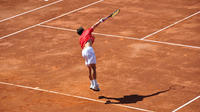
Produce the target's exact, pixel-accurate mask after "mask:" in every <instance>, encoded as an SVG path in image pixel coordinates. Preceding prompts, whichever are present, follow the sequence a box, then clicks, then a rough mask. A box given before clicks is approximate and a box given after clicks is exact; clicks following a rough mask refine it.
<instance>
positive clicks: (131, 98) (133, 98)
mask: <svg viewBox="0 0 200 112" xmlns="http://www.w3.org/2000/svg"><path fill="white" fill-rule="evenodd" d="M170 89H171V87H170V88H169V89H167V90H164V91H159V92H156V93H153V94H150V95H145V96H143V95H137V94H134V95H126V96H123V97H121V98H114V97H106V96H99V99H106V100H107V101H106V102H105V104H130V103H137V102H138V101H142V100H143V99H144V98H148V97H152V96H156V95H159V94H161V93H165V92H167V91H169V90H170ZM111 100H112V101H111ZM113 100H114V101H113Z"/></svg>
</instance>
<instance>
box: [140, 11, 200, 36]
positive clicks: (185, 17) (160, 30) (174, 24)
mask: <svg viewBox="0 0 200 112" xmlns="http://www.w3.org/2000/svg"><path fill="white" fill-rule="evenodd" d="M199 13H200V11H198V12H196V13H194V14H192V15H190V16H188V17H185V18H183V19H181V20H179V21H177V22H175V23H173V24H171V25H168V26H166V27H164V28H162V29H160V30H158V31H156V32H153V33H151V34H149V35H147V36H145V37H143V38H141V40H144V39H146V38H148V37H150V36H152V35H155V34H157V33H159V32H161V31H163V30H165V29H168V28H170V27H172V26H174V25H176V24H178V23H180V22H182V21H184V20H186V19H189V18H191V17H192V16H195V15H197V14H199Z"/></svg>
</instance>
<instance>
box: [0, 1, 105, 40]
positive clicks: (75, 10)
mask: <svg viewBox="0 0 200 112" xmlns="http://www.w3.org/2000/svg"><path fill="white" fill-rule="evenodd" d="M102 1H104V0H99V1H97V2H93V3H91V4H88V5H86V6H83V7H81V8H78V9H74V10H72V11H69V12H67V13H64V14H62V15H60V16H56V17H54V18H51V19H49V20H46V21H43V22H41V23H38V24H35V25H32V26H29V27H27V28H24V29H22V30H19V31H16V32H14V33H11V34H8V35H5V36H3V37H0V39H4V38H7V37H9V36H12V35H15V34H18V33H20V32H23V31H26V30H28V29H31V28H34V27H36V26H39V25H41V24H44V23H47V22H50V21H53V20H55V19H58V18H61V17H63V16H66V15H69V14H71V13H74V12H77V11H79V10H82V9H84V8H87V7H89V6H92V5H95V4H97V3H99V2H102Z"/></svg>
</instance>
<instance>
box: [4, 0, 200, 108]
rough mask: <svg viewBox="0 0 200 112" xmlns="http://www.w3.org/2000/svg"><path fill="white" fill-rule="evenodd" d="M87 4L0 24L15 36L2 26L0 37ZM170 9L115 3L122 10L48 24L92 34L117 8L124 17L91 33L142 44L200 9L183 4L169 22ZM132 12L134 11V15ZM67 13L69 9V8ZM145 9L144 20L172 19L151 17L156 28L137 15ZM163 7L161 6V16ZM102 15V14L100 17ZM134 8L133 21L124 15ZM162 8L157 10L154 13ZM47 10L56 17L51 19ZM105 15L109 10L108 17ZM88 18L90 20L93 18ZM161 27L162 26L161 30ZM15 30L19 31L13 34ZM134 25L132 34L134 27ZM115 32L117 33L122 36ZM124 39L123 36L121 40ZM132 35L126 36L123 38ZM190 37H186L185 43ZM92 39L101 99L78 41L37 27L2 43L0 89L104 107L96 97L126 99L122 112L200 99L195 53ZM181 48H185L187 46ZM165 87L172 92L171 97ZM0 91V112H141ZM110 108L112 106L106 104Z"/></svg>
mask: <svg viewBox="0 0 200 112" xmlns="http://www.w3.org/2000/svg"><path fill="white" fill-rule="evenodd" d="M92 2H95V1H92V0H90V1H87V2H86V0H85V1H84V2H82V3H80V4H79V3H78V1H69V0H68V1H63V2H61V3H58V4H55V5H53V6H51V7H48V8H45V9H42V10H39V11H36V12H33V13H34V14H28V15H24V16H22V17H19V18H16V19H15V21H14V19H13V20H11V21H9V22H3V23H1V24H0V26H1V25H3V26H1V27H3V28H4V27H5V26H6V24H10V25H11V26H16V28H13V29H12V28H10V27H11V26H7V27H6V28H4V29H1V36H4V35H5V34H9V33H10V32H15V31H16V30H20V29H21V28H25V27H28V26H30V25H34V24H37V23H40V22H42V21H45V20H48V19H50V18H52V17H55V16H58V15H60V14H62V13H66V12H68V11H71V10H74V9H76V8H79V7H82V6H84V5H87V4H89V3H92ZM175 2H176V1H173V0H172V1H171V2H167V3H164V2H163V1H161V0H158V1H157V2H154V1H151V2H150V1H149V2H148V1H120V4H117V1H114V2H113V1H109V0H105V1H104V2H101V3H99V4H96V5H94V6H91V7H88V8H87V9H83V10H81V11H79V12H77V13H74V14H71V15H68V16H64V17H62V18H60V19H57V20H55V21H52V22H50V23H47V24H48V25H53V26H58V27H65V28H72V29H76V28H77V27H78V26H80V25H82V26H84V27H89V26H91V25H92V24H93V23H95V22H96V21H97V20H98V19H99V18H100V17H102V15H107V14H108V13H109V12H112V11H113V10H114V9H116V8H119V7H120V9H121V10H122V12H121V13H120V15H118V16H116V19H115V18H113V19H112V20H108V21H106V22H105V23H103V24H102V25H101V26H100V27H98V28H97V30H96V31H95V32H102V33H108V34H116V35H118V34H119V35H125V36H130V35H135V36H134V37H138V38H139V37H142V36H145V35H147V34H148V33H151V32H152V31H154V30H158V29H160V27H163V26H165V25H167V24H169V23H171V22H174V21H177V20H179V19H182V18H184V17H185V16H187V15H190V14H192V12H195V11H197V9H198V8H197V7H196V4H195V0H193V1H191V2H187V1H180V3H178V5H177V6H176V7H179V8H180V7H183V6H184V7H183V8H180V9H179V8H178V9H179V11H178V12H177V13H179V14H174V13H168V14H167V12H170V11H167V10H168V9H169V8H168V7H171V9H172V10H173V8H174V11H175V10H176V8H175V5H174V4H175ZM159 3H160V4H161V5H160V7H157V8H156V7H155V6H156V4H159ZM69 4H71V5H69ZM72 4H73V5H72ZM110 4H113V5H112V7H110V8H108V7H107V6H110ZM128 4H130V6H129V5H128ZM74 5H75V6H74ZM131 5H134V7H132V6H131ZM66 6H70V7H69V8H68V7H66ZM122 6H123V7H122ZM125 6H126V7H125ZM147 6H148V7H149V10H148V11H152V13H150V12H148V11H147V12H146V13H148V14H149V13H150V14H153V15H154V14H156V13H159V15H160V14H164V15H168V16H169V17H171V18H165V17H163V16H164V15H163V16H158V15H154V16H153V17H156V16H158V17H157V18H156V19H155V20H156V21H154V20H152V19H148V17H149V18H151V17H152V16H148V15H145V13H141V14H139V15H137V14H138V13H140V10H139V9H141V10H142V11H143V12H145V11H146V10H144V9H146V8H147ZM161 6H163V7H162V8H163V9H162V8H161ZM164 6H165V7H164ZM102 7H104V8H105V9H102ZM135 7H137V8H139V9H138V10H136V9H135V10H134V11H136V12H137V13H135V14H130V13H128V11H133V10H130V9H131V8H135ZM150 7H152V8H150ZM57 8H59V9H61V10H59V9H57ZM159 8H161V9H160V10H159ZM44 10H45V11H44ZM50 10H55V13H54V12H51V11H50ZM102 10H106V12H105V11H102ZM162 10H163V11H164V12H165V10H166V13H162V12H160V11H162ZM181 10H183V11H181ZM48 11H49V12H48ZM156 11H157V12H156ZM93 12H94V14H93ZM172 12H173V11H172ZM39 13H41V14H43V13H44V15H43V16H36V15H35V14H39ZM90 14H93V15H92V16H91V15H90ZM89 15H90V16H89ZM135 15H137V16H138V20H137V18H135ZM26 16H27V17H28V18H30V19H25V18H24V17H26ZM144 16H145V17H144ZM162 17H163V18H162ZM166 17H167V16H166ZM194 18H195V17H194ZM84 19H85V20H84ZM121 19H122V21H121ZM130 19H131V20H132V22H130V24H131V25H126V24H128V23H127V20H130ZM191 19H193V18H191ZM21 20H24V21H25V22H24V23H23V24H22V23H20V22H21ZM82 20H84V21H82ZM124 20H126V21H124ZM139 20H141V21H145V22H148V23H151V24H154V25H155V26H148V24H144V22H136V21H139ZM12 21H13V22H12ZM163 21H166V23H165V22H163ZM187 22H189V20H188V21H187ZM136 23H137V24H136ZM19 24H20V25H21V26H18V25H19ZM133 24H134V26H132V25H133ZM142 24H143V25H142ZM117 26H118V27H117ZM133 27H135V29H133ZM141 27H143V28H144V30H143V31H140V30H139V29H140V28H141ZM119 28H120V29H121V30H120V31H119ZM122 29H123V30H122ZM136 29H137V30H136ZM180 30H181V29H180ZM123 31H124V33H122V32H123ZM129 31H131V32H130V33H128V32H129ZM137 31H139V32H137ZM192 32H193V31H192ZM190 34H191V33H189V34H188V35H186V36H190ZM95 36H96V41H95V44H94V49H95V53H96V56H97V74H98V81H99V83H100V87H101V91H100V92H93V91H91V90H90V89H89V84H90V82H89V79H88V71H87V68H86V67H85V65H84V60H83V59H82V57H81V48H80V45H79V42H78V35H77V34H76V33H75V32H69V31H62V30H56V29H50V28H43V27H40V26H38V27H34V28H32V29H29V30H27V31H24V32H21V33H18V34H16V35H13V36H10V37H8V38H4V39H1V40H0V51H1V54H0V66H1V67H0V82H8V83H13V84H19V85H25V86H30V87H40V88H42V89H48V90H53V91H58V92H61V93H66V94H72V95H78V96H83V97H88V98H92V99H97V100H101V101H105V102H106V100H105V99H98V97H99V96H106V97H113V98H123V97H124V96H127V95H129V96H132V97H131V98H130V99H128V100H129V103H126V102H125V103H124V104H122V105H129V106H132V107H138V108H142V109H148V110H152V111H157V112H160V111H161V112H170V111H172V110H174V109H176V108H178V107H180V106H181V105H183V104H185V103H186V102H188V101H190V100H191V99H193V98H195V97H197V96H198V95H200V91H199V90H200V82H199V81H200V77H199V74H200V69H199V66H200V64H199V61H200V50H199V49H192V48H185V47H178V46H170V45H163V44H157V43H149V42H143V41H136V40H128V39H119V38H114V37H106V36H99V35H95ZM168 36H170V35H168ZM197 36H198V35H197ZM183 41H184V40H183ZM185 41H186V42H187V40H185ZM197 41H198V40H197ZM170 87H171V89H170V90H168V89H169V88H170ZM165 90H168V91H165ZM0 91H1V93H0V100H1V102H0V105H1V107H0V111H1V112H10V111H15V112H21V111H24V112H30V111H34V112H44V111H48V112H55V111H69V112H77V111H81V112H124V111H126V112H135V111H138V110H133V109H127V108H125V107H118V106H116V105H115V104H114V105H111V104H107V105H106V104H103V103H98V102H93V101H88V100H83V99H78V98H73V97H67V96H62V95H56V94H51V93H45V92H39V91H33V90H29V89H25V88H18V87H14V86H8V85H0ZM111 102H116V101H115V100H111ZM198 102H199V100H196V101H194V102H193V103H191V105H188V106H186V107H185V108H183V109H181V111H185V112H188V111H192V112H199V110H200V108H199V106H200V105H199V103H198ZM122 103H123V102H122Z"/></svg>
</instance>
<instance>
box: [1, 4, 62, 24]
mask: <svg viewBox="0 0 200 112" xmlns="http://www.w3.org/2000/svg"><path fill="white" fill-rule="evenodd" d="M62 1H63V0H58V1H55V2H52V3H49V4H47V5H43V6H41V7H38V8H35V9H32V10H29V11H27V12H23V13H20V14H17V15H15V16H12V17H9V18H5V19H2V20H0V23H1V22H4V21H7V20H10V19H13V18H16V17H18V16H22V15H25V14H27V13H30V12H33V11H36V10H39V9H42V8H45V7H48V6H51V5H54V4H56V3H59V2H62Z"/></svg>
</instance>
